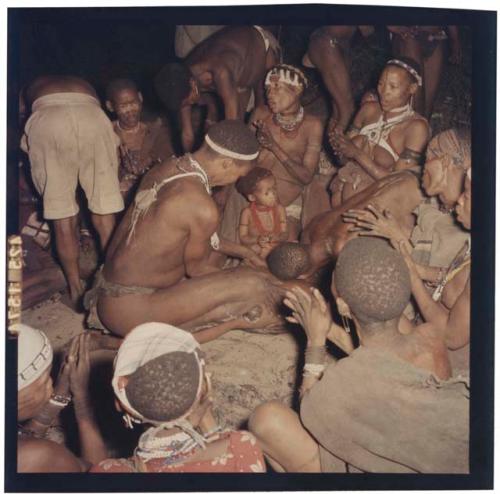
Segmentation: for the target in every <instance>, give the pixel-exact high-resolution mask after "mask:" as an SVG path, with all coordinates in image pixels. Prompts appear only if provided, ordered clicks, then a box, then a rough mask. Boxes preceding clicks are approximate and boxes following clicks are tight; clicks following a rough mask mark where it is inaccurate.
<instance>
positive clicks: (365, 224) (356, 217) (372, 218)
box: [342, 204, 406, 250]
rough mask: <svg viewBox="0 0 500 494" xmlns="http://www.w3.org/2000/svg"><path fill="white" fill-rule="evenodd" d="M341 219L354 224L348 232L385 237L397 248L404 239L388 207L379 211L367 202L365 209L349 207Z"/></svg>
mask: <svg viewBox="0 0 500 494" xmlns="http://www.w3.org/2000/svg"><path fill="white" fill-rule="evenodd" d="M342 220H343V221H344V223H353V224H354V227H352V228H350V229H349V231H350V232H358V235H360V236H370V237H381V238H387V239H389V240H390V242H391V244H392V246H393V247H394V248H395V249H397V250H399V242H400V241H402V240H406V237H405V235H404V233H403V231H402V230H401V227H400V226H399V223H398V222H397V220H396V218H394V216H393V214H392V213H391V212H390V211H389V210H388V209H385V210H384V211H383V212H380V211H379V210H378V209H377V208H375V207H374V206H373V205H371V204H369V205H368V206H366V208H365V209H349V210H348V211H346V212H345V213H343V214H342Z"/></svg>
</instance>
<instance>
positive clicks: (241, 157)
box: [205, 134, 259, 161]
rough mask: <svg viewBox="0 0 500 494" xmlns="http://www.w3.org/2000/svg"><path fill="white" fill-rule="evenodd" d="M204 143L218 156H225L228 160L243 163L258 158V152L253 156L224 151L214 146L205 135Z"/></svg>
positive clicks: (222, 148)
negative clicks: (241, 161) (242, 161)
mask: <svg viewBox="0 0 500 494" xmlns="http://www.w3.org/2000/svg"><path fill="white" fill-rule="evenodd" d="M205 142H206V143H207V144H208V145H209V146H210V147H211V148H212V149H213V150H214V151H217V152H218V153H219V154H222V155H223V156H227V157H228V158H233V159H235V160H244V161H251V160H254V159H255V158H257V156H259V151H257V152H256V153H253V154H241V153H236V152H234V151H229V149H226V148H224V147H222V146H219V145H218V144H216V143H215V142H214V141H213V140H212V139H210V137H209V136H208V134H207V135H205Z"/></svg>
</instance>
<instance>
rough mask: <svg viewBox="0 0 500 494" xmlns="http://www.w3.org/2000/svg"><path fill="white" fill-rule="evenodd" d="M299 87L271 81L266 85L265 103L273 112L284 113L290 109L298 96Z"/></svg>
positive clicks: (294, 104) (297, 99)
mask: <svg viewBox="0 0 500 494" xmlns="http://www.w3.org/2000/svg"><path fill="white" fill-rule="evenodd" d="M300 93H301V91H300V89H299V88H298V87H295V86H291V85H290V84H285V83H284V82H271V83H270V84H268V85H266V97H267V104H268V106H269V108H270V109H271V111H272V112H273V113H275V114H276V113H286V112H287V111H289V110H292V109H293V107H294V106H296V105H297V102H298V101H299V98H300Z"/></svg>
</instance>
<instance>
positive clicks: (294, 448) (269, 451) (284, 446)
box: [248, 401, 321, 473]
mask: <svg viewBox="0 0 500 494" xmlns="http://www.w3.org/2000/svg"><path fill="white" fill-rule="evenodd" d="M248 428H249V430H250V432H252V433H253V434H254V436H255V437H256V438H257V440H258V441H259V444H260V446H261V448H262V451H263V452H264V456H265V457H266V459H267V461H268V462H269V464H270V465H271V466H272V467H273V469H274V470H276V471H277V472H310V473H313V472H317V473H320V472H321V465H320V460H319V447H318V443H317V442H316V441H315V440H314V439H313V438H312V436H311V435H310V434H309V433H308V432H307V431H306V430H305V429H304V427H303V425H302V423H301V422H300V418H299V416H298V415H297V413H295V412H294V411H293V410H292V409H290V408H288V407H286V406H285V405H283V404H282V403H280V402H278V401H270V402H267V403H264V404H262V405H259V406H258V407H257V408H256V409H255V410H254V411H253V412H252V415H251V416H250V419H249V422H248Z"/></svg>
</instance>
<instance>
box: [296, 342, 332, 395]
mask: <svg viewBox="0 0 500 494" xmlns="http://www.w3.org/2000/svg"><path fill="white" fill-rule="evenodd" d="M325 343H326V337H322V338H320V339H317V340H308V342H307V347H306V352H305V359H304V360H305V363H304V372H303V374H302V385H301V386H300V390H299V395H300V399H302V398H303V397H304V395H305V394H306V393H307V391H309V390H310V389H311V388H312V387H313V386H314V385H315V384H316V383H317V382H318V381H319V380H320V379H321V377H322V376H323V371H324V369H325V367H326V366H325V358H326V347H325Z"/></svg>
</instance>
